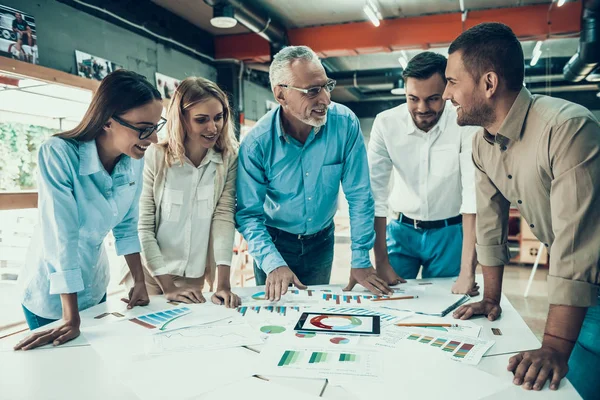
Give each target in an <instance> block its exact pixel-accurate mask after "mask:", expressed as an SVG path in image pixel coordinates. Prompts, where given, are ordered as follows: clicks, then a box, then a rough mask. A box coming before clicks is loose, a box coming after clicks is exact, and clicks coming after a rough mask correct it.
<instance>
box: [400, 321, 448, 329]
mask: <svg viewBox="0 0 600 400" xmlns="http://www.w3.org/2000/svg"><path fill="white" fill-rule="evenodd" d="M395 325H396V326H414V327H419V326H424V327H438V326H439V327H450V328H456V327H458V324H428V323H418V322H414V323H412V324H411V323H405V324H402V323H400V324H395Z"/></svg>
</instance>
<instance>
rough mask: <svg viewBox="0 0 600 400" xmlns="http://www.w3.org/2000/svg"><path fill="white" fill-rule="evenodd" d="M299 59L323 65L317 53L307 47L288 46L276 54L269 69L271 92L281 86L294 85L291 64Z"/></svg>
mask: <svg viewBox="0 0 600 400" xmlns="http://www.w3.org/2000/svg"><path fill="white" fill-rule="evenodd" d="M297 59H304V60H307V61H312V62H314V63H317V64H319V65H321V60H320V59H319V56H317V53H315V52H314V51H313V50H312V49H311V48H310V47H307V46H288V47H285V48H284V49H283V50H281V51H280V52H279V53H277V54H275V57H273V62H271V67H269V79H270V81H271V90H273V89H275V86H277V85H281V84H287V85H290V84H292V71H291V70H290V64H291V63H292V61H294V60H297Z"/></svg>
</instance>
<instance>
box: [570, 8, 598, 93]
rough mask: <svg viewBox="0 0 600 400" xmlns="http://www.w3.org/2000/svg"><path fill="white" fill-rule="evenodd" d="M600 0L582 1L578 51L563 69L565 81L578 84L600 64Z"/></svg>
mask: <svg viewBox="0 0 600 400" xmlns="http://www.w3.org/2000/svg"><path fill="white" fill-rule="evenodd" d="M599 19H600V0H584V4H583V9H582V16H581V34H580V37H579V49H578V51H577V53H576V54H575V55H574V56H573V57H571V59H570V60H569V61H568V62H567V64H566V65H565V67H564V68H563V75H564V76H565V79H566V80H568V81H571V82H580V81H582V80H584V79H585V78H586V76H588V75H589V74H590V73H591V72H592V71H593V70H594V69H595V68H596V66H597V65H598V64H599V63H600V30H599V29H600V21H599Z"/></svg>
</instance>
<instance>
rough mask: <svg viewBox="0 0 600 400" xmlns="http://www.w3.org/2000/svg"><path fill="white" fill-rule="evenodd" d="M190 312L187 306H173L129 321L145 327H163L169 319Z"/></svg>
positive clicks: (171, 319)
mask: <svg viewBox="0 0 600 400" xmlns="http://www.w3.org/2000/svg"><path fill="white" fill-rule="evenodd" d="M190 312H192V310H191V309H189V308H188V307H179V308H173V309H170V310H164V311H159V312H154V313H151V314H146V315H142V316H139V317H137V318H132V319H130V320H129V321H131V322H133V323H134V324H138V325H140V326H143V327H144V328H147V329H156V328H158V329H161V330H162V329H164V328H165V327H166V326H167V324H169V323H170V322H171V321H173V320H175V319H177V318H179V317H182V316H184V315H186V314H189V313H190Z"/></svg>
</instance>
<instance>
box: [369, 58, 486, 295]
mask: <svg viewBox="0 0 600 400" xmlns="http://www.w3.org/2000/svg"><path fill="white" fill-rule="evenodd" d="M446 61H447V60H446V57H444V56H442V55H440V54H436V53H432V52H423V53H420V54H418V55H417V56H415V57H414V58H413V59H412V60H411V61H410V62H409V63H408V65H407V67H406V69H405V70H404V71H403V73H402V75H403V78H404V82H405V88H406V101H407V102H406V104H402V105H400V106H398V107H395V108H392V109H390V110H387V111H384V112H382V113H380V114H378V115H377V117H376V118H375V122H374V124H373V129H372V131H371V139H370V142H369V150H368V155H369V165H370V169H371V186H372V189H373V195H374V198H375V232H376V241H375V248H374V250H375V264H376V268H377V274H378V275H379V276H380V277H381V278H382V279H384V280H386V281H387V282H388V283H390V284H392V283H396V282H397V281H401V282H402V281H404V280H403V278H408V279H412V278H416V277H417V274H418V273H419V269H420V267H421V266H423V271H422V277H423V278H429V277H455V276H458V279H457V281H456V283H455V284H454V286H453V288H452V291H453V292H454V293H470V294H475V293H476V292H477V289H478V288H477V285H476V283H475V276H474V274H475V267H476V263H477V260H476V256H475V183H474V178H475V173H474V169H473V161H472V158H471V142H472V137H473V134H474V133H475V132H476V131H477V128H476V127H459V126H458V125H457V123H456V111H455V110H454V108H453V107H452V106H451V105H450V104H446V102H445V101H444V100H443V99H442V94H443V93H444V88H445V86H446V79H445V70H446ZM392 170H393V188H392V190H391V195H390V177H391V176H390V175H391V173H392ZM388 204H389V208H388ZM388 216H390V217H391V221H390V223H389V224H387V221H386V217H388ZM386 225H387V228H386ZM386 231H387V232H386ZM386 233H387V235H386Z"/></svg>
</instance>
